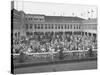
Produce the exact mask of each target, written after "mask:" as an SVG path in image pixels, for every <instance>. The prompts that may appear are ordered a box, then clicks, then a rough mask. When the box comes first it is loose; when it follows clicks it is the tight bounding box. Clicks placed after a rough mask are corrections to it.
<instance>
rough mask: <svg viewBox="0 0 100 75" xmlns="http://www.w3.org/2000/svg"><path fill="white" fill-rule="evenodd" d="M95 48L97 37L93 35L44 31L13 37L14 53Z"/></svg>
mask: <svg viewBox="0 0 100 75" xmlns="http://www.w3.org/2000/svg"><path fill="white" fill-rule="evenodd" d="M89 47H91V48H92V49H97V37H96V34H95V35H92V34H91V35H88V34H87V35H85V34H84V35H82V34H64V33H56V34H54V33H50V32H49V33H46V34H40V33H37V34H34V35H30V36H19V37H15V38H13V52H14V53H20V52H25V53H43V52H57V51H60V50H63V51H72V50H88V48H89Z"/></svg>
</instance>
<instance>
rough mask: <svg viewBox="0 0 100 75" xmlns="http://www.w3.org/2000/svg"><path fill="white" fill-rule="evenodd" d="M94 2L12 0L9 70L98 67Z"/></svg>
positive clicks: (39, 70)
mask: <svg viewBox="0 0 100 75" xmlns="http://www.w3.org/2000/svg"><path fill="white" fill-rule="evenodd" d="M97 20H98V15H97V6H94V5H93V6H92V5H91V6H90V5H79V4H64V3H46V2H32V1H17V0H15V1H11V73H12V74H25V73H43V72H58V71H74V70H89V69H91V70H92V69H97V54H98V51H97V50H98V44H97V43H98V41H97V36H98V34H97V25H98V22H97Z"/></svg>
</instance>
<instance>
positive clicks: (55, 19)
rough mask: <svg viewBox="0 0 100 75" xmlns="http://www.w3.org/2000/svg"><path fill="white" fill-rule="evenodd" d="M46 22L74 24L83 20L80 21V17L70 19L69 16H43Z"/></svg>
mask: <svg viewBox="0 0 100 75" xmlns="http://www.w3.org/2000/svg"><path fill="white" fill-rule="evenodd" d="M45 20H46V22H60V23H62V22H76V21H82V20H85V19H82V18H80V17H71V16H45Z"/></svg>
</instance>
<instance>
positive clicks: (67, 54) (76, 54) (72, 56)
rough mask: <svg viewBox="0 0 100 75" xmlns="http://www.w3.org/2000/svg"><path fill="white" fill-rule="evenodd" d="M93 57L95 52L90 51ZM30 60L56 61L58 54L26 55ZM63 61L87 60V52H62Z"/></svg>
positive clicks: (95, 54)
mask: <svg viewBox="0 0 100 75" xmlns="http://www.w3.org/2000/svg"><path fill="white" fill-rule="evenodd" d="M92 51H93V52H92V53H93V56H94V57H96V56H97V50H96V49H94V50H92ZM19 55H20V54H13V56H14V57H16V56H19ZM25 55H26V56H28V58H29V59H31V60H35V59H36V60H46V61H47V60H58V59H59V52H45V53H26V54H25ZM63 55H64V59H67V60H72V59H82V58H88V57H89V52H88V50H73V51H64V52H63Z"/></svg>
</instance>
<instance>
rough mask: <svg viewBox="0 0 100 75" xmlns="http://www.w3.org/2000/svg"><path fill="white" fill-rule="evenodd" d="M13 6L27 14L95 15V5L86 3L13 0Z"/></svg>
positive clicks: (84, 16)
mask: <svg viewBox="0 0 100 75" xmlns="http://www.w3.org/2000/svg"><path fill="white" fill-rule="evenodd" d="M14 8H15V9H17V10H19V11H20V10H23V11H24V12H25V13H27V14H44V15H48V16H77V17H81V18H85V19H87V18H96V17H97V7H96V6H88V5H77V4H62V3H61V4H60V3H43V2H32V1H23V2H22V1H15V2H14Z"/></svg>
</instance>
